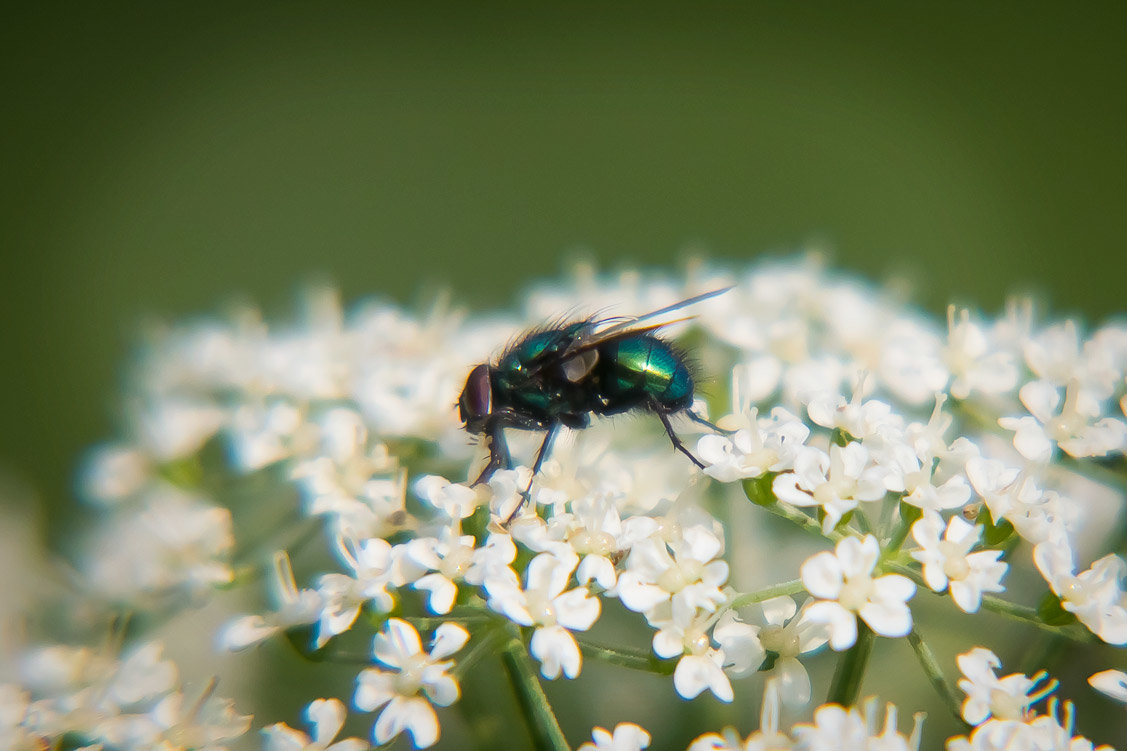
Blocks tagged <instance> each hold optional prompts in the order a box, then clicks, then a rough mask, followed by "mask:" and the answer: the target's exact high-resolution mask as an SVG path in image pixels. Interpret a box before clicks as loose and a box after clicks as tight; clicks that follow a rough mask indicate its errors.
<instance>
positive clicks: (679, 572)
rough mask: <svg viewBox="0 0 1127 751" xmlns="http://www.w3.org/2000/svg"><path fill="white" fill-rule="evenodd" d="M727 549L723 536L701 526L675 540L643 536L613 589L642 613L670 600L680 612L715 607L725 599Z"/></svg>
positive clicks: (626, 602) (691, 611) (675, 610)
mask: <svg viewBox="0 0 1127 751" xmlns="http://www.w3.org/2000/svg"><path fill="white" fill-rule="evenodd" d="M723 549H724V542H723V540H722V539H721V538H719V537H717V536H716V535H715V534H714V533H713V532H712V531H710V530H708V529H706V528H705V527H703V526H701V525H693V526H690V527H689V528H687V529H685V530H683V531H682V533H681V535H680V536H679V538H678V539H676V540H674V541H673V542H670V543H666V542H665V541H663V540H660V539H657V538H652V537H651V538H648V539H645V540H642V541H640V542H638V543H637V544H636V545H634V547H633V548H632V549H631V551H630V556H629V557H628V558H627V559H626V570H625V571H623V572H622V573H621V574H619V576H618V584H617V585H616V587H615V590H614V592H615V594H617V595H618V598H619V599H620V600H621V601H622V604H623V605H625V606H626V607H628V608H629V609H630V610H633V611H635V612H639V613H646V612H649V611H651V610H652V609H653V608H655V607H657V606H658V605H660V604H661V603H664V602H667V601H672V604H673V609H674V612H675V613H676V612H679V611H682V610H683V611H685V612H687V613H693V612H695V611H696V610H697V609H698V608H701V609H704V610H708V611H713V610H715V609H716V608H717V607H718V606H719V605H720V604H721V603H722V602H724V600H725V597H724V594H723V593H722V592H721V591H720V585H722V584H723V583H724V582H725V581H727V579H728V564H727V563H726V562H725V561H722V560H718V559H717V557H718V556H719V555H720V553H721V552H723Z"/></svg>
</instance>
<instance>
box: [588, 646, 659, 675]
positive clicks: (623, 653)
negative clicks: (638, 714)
mask: <svg viewBox="0 0 1127 751" xmlns="http://www.w3.org/2000/svg"><path fill="white" fill-rule="evenodd" d="M579 648H580V649H581V650H582V651H583V656H584V657H587V658H590V659H592V660H596V661H598V662H605V663H607V664H608V665H617V666H618V667H622V668H629V669H631V670H641V671H644V672H647V673H657V674H658V675H672V673H673V671H674V669H676V667H677V663H676V661H674V660H661V659H658V657H657V656H656V655H654V654H653V653H651V652H642V651H641V650H636V649H624V648H622V647H607V646H603V645H601V644H591V643H589V642H585V641H583V640H582V639H580V640H579Z"/></svg>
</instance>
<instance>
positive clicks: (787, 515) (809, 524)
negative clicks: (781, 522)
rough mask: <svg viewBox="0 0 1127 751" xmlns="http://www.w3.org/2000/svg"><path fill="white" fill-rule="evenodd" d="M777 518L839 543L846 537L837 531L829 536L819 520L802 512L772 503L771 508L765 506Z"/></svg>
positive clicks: (833, 531) (831, 532)
mask: <svg viewBox="0 0 1127 751" xmlns="http://www.w3.org/2000/svg"><path fill="white" fill-rule="evenodd" d="M762 508H765V509H767V510H768V511H770V512H771V513H772V514H774V515H775V516H779V517H782V518H783V519H786V520H787V521H788V522H791V523H792V524H796V525H798V527H799V528H801V529H803V530H804V531H806V532H809V533H811V534H814V535H817V536H818V537H822V538H828V539H830V540H833V541H834V542H837V541H838V540H841V539H843V538H844V537H845V534H844V533H842V532H839V531H837V530H836V529H834V530H830V533H829V534H826V533H824V532H822V525H821V524H820V523H819V522H818V520H817V519H814V518H812V517H809V516H807V515H806V514H804V513H802V512H801V511H795V510H794V509H792V508H789V507H787V506H784V505H783V504H781V503H772V504H770V505H769V506H763V507H762Z"/></svg>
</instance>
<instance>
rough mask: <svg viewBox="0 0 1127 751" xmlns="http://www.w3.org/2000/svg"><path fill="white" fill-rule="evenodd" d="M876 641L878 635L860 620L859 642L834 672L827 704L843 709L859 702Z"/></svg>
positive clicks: (841, 660)
mask: <svg viewBox="0 0 1127 751" xmlns="http://www.w3.org/2000/svg"><path fill="white" fill-rule="evenodd" d="M875 640H876V635H875V634H874V633H873V630H872V629H871V628H869V627H868V626H867V625H865V622H864V621H862V620H861V619H860V618H858V619H857V641H855V642H854V643H853V646H852V647H850V648H849V649H848V650H847V651H846V652H844V653H843V654H842V655H841V658H840V659H839V660H838V662H837V670H835V671H834V677H833V682H832V683H831V684H830V693H829V696H828V697H827V698H826V702H827V703H829V702H835V703H837V704H840V705H842V706H843V707H849V706H852V705H853V703H854V702H855V701H857V695H858V694H860V693H861V681H862V680H864V678H865V668H867V667H868V665H869V656H870V655H871V654H872V653H873V642H874V641H875Z"/></svg>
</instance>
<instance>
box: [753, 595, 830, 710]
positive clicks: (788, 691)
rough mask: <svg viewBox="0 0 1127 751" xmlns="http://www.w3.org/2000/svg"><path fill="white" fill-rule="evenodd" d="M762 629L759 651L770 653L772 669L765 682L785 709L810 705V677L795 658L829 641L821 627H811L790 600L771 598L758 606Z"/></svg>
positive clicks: (805, 615) (804, 614) (760, 631)
mask: <svg viewBox="0 0 1127 751" xmlns="http://www.w3.org/2000/svg"><path fill="white" fill-rule="evenodd" d="M760 607H761V608H762V611H763V620H764V622H765V624H766V625H764V626H763V627H761V628H760V629H759V640H760V642H761V643H762V645H763V648H764V649H765V650H767V651H769V652H774V653H775V654H776V655H777V657H776V658H775V665H774V667H772V668H771V671H770V673H769V674H768V675H769V676H773V677H770V678H768V680H770V681H772V682H773V684H774V685H776V686H777V688H778V693H779V698H780V699H781V701H782V702H783V704H785V705H787V706H788V707H799V706H804V705H806V704H807V703H809V701H810V691H811V689H810V676H809V674H807V672H806V668H805V667H804V666H803V664H802V662H801V660H799V656H800V655H802V654H805V653H807V652H813V651H815V650H817V649H820V648H821V647H822V646H823V645H824V644H825V643H826V641H827V640H828V639H829V634H828V632H827V630H826V626H825V624H822V623H815V622H814V621H812V620H810V618H809V617H808V616H807V611H806V609H805V608H803V610H802V612H801V613H799V615H798V617H795V613H796V612H798V608H797V606H796V605H795V602H794V600H793V599H791V598H790V597H785V596H784V597H773V598H771V599H769V600H764V601H763V602H762V603H760Z"/></svg>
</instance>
